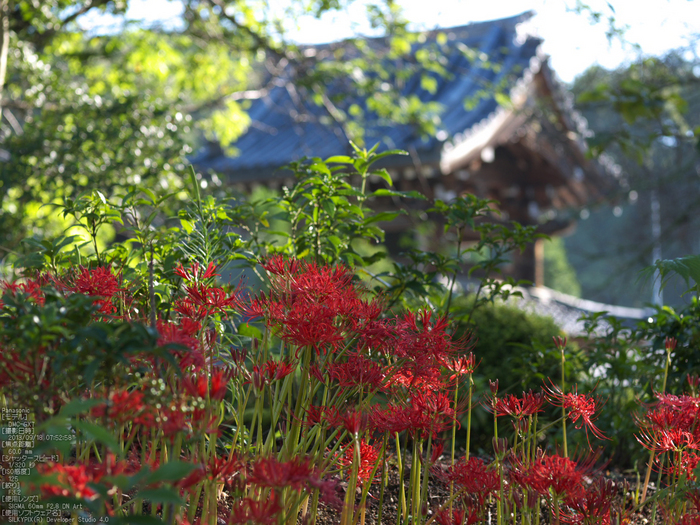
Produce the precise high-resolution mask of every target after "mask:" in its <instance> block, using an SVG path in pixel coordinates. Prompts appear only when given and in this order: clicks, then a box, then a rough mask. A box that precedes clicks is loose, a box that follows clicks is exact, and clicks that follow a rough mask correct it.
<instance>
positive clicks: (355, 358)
mask: <svg viewBox="0 0 700 525" xmlns="http://www.w3.org/2000/svg"><path fill="white" fill-rule="evenodd" d="M327 369H328V374H329V376H330V377H331V379H333V380H335V381H337V382H338V383H339V384H340V386H341V387H343V388H356V387H360V388H362V389H363V390H364V391H365V392H367V391H376V390H381V389H382V388H383V386H384V377H385V374H384V371H383V370H382V367H381V366H380V365H379V364H378V363H375V362H374V361H372V360H370V359H368V358H366V357H364V356H362V355H357V354H352V355H350V356H349V357H348V360H347V362H346V363H334V364H331V365H329V366H328V367H327Z"/></svg>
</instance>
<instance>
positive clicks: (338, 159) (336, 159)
mask: <svg viewBox="0 0 700 525" xmlns="http://www.w3.org/2000/svg"><path fill="white" fill-rule="evenodd" d="M326 164H352V158H350V157H348V156H346V155H335V156H333V157H330V158H328V159H326Z"/></svg>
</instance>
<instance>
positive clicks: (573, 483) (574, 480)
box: [511, 454, 598, 498]
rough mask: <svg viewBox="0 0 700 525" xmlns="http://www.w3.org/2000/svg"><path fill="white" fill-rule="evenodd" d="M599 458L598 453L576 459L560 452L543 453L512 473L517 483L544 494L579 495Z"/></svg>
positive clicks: (519, 466) (556, 495) (557, 496)
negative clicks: (584, 481)
mask: <svg viewBox="0 0 700 525" xmlns="http://www.w3.org/2000/svg"><path fill="white" fill-rule="evenodd" d="M597 458H598V455H592V456H589V457H587V458H584V459H582V460H581V461H575V460H573V459H571V458H566V457H562V456H559V455H558V454H554V455H552V456H548V455H545V454H542V455H540V456H539V457H538V458H537V459H536V460H535V461H534V462H533V463H532V464H531V465H529V466H527V467H523V466H522V465H521V464H518V465H517V466H516V468H515V469H514V471H513V472H512V474H511V475H512V476H513V479H514V480H515V481H516V482H517V483H519V484H520V485H524V486H525V487H529V488H531V489H533V490H534V491H536V492H538V493H539V494H540V495H542V496H546V497H548V496H550V495H552V494H553V495H554V497H555V498H561V497H565V496H572V497H577V495H580V493H581V491H582V490H583V486H582V481H583V478H584V476H586V475H588V474H590V473H591V471H592V470H593V465H594V463H595V461H596V459H597ZM550 491H551V494H550Z"/></svg>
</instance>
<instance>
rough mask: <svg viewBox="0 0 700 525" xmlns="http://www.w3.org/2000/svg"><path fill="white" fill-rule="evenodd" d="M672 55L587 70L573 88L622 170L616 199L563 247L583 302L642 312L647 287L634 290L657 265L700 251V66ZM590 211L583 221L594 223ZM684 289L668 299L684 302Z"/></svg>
mask: <svg viewBox="0 0 700 525" xmlns="http://www.w3.org/2000/svg"><path fill="white" fill-rule="evenodd" d="M687 57H688V55H687V54H686V55H684V53H683V52H680V51H679V52H673V53H670V54H668V55H667V56H665V57H662V58H647V59H644V60H641V61H640V62H638V63H635V64H632V65H631V66H629V67H626V68H620V69H618V70H616V71H606V70H604V69H602V68H599V67H594V68H591V69H590V70H588V71H587V72H586V73H585V74H583V75H582V76H581V77H579V78H578V79H577V80H576V82H575V83H574V85H573V91H574V94H575V96H576V104H577V107H578V109H579V111H581V113H582V114H583V115H584V116H585V117H586V119H587V120H588V126H589V128H590V130H591V131H593V132H594V133H595V136H594V137H592V138H589V139H588V140H589V144H590V145H591V146H592V150H593V153H594V154H600V153H602V152H603V151H605V152H606V153H607V154H608V155H609V156H610V158H611V159H612V160H613V161H614V162H615V163H616V164H617V165H618V166H619V168H620V182H621V184H620V192H619V193H618V194H617V195H614V196H612V204H610V205H606V206H604V207H602V208H601V209H600V210H598V211H595V210H594V211H593V212H592V214H591V217H590V218H589V219H588V220H584V221H581V222H580V223H579V225H578V229H577V231H576V233H575V234H574V235H572V236H571V237H568V238H567V239H566V248H567V252H568V254H569V257H570V260H571V262H572V264H573V265H574V267H575V268H576V271H577V274H578V276H579V279H580V282H581V286H582V293H583V296H584V297H586V298H589V299H595V300H599V301H602V302H607V303H617V304H626V305H635V306H642V305H643V304H645V303H650V302H652V299H653V294H652V289H651V288H650V286H647V287H640V286H636V285H635V281H636V279H637V274H638V271H639V270H640V269H642V268H644V267H646V266H649V265H650V264H652V262H653V260H654V259H658V258H664V259H669V258H675V257H680V256H683V255H687V254H691V253H698V250H700V237H699V236H698V233H697V232H698V226H700V216H698V214H697V213H694V210H695V209H697V206H698V205H699V204H700V178H699V177H698V176H699V175H700V148H699V145H700V90H698V86H699V85H700V60H699V59H698V58H697V57H695V58H690V59H689V58H687ZM588 213H589V212H588V211H585V212H584V215H583V216H584V217H586V216H587V215H588ZM679 295H680V294H679V293H678V289H676V290H674V287H673V286H671V287H669V288H667V289H666V290H665V297H664V299H665V300H666V302H669V303H671V304H678V302H679V301H680V298H679Z"/></svg>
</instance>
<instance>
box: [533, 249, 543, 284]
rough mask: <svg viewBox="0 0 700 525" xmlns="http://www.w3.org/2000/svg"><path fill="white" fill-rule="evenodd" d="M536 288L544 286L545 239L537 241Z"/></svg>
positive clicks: (535, 253) (535, 250)
mask: <svg viewBox="0 0 700 525" xmlns="http://www.w3.org/2000/svg"><path fill="white" fill-rule="evenodd" d="M534 257H535V283H534V284H535V286H544V239H537V240H536V241H535V249H534Z"/></svg>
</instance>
